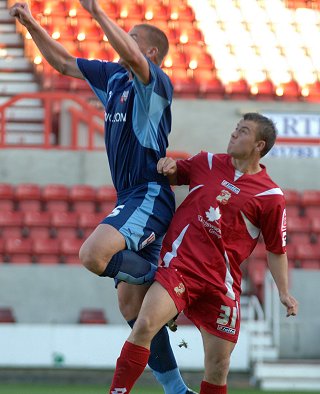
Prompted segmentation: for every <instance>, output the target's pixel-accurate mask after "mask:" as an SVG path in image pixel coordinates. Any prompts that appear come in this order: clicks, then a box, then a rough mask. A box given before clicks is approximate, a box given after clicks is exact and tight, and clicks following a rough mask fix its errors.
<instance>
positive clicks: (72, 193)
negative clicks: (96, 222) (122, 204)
mask: <svg viewBox="0 0 320 394" xmlns="http://www.w3.org/2000/svg"><path fill="white" fill-rule="evenodd" d="M115 202H116V191H115V189H114V187H113V186H100V187H97V188H95V187H93V186H89V185H73V186H70V187H68V186H66V185H60V184H48V185H45V186H43V187H41V186H40V185H37V184H34V183H25V184H19V185H16V186H14V185H11V184H8V183H2V184H0V211H15V210H17V211H22V212H30V211H48V212H53V211H55V212H57V211H59V212H67V211H71V210H72V211H75V212H110V210H112V209H113V207H114V204H115Z"/></svg>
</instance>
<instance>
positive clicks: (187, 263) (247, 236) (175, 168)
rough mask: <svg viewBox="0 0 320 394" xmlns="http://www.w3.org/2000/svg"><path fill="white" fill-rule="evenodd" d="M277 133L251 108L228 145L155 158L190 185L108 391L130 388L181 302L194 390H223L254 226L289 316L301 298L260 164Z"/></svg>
mask: <svg viewBox="0 0 320 394" xmlns="http://www.w3.org/2000/svg"><path fill="white" fill-rule="evenodd" d="M275 140H276V129H275V127H274V124H273V123H272V121H271V120H270V119H268V118H266V117H264V116H262V115H260V114H257V113H248V114H245V115H244V117H243V119H241V120H240V122H239V123H238V125H237V127H236V129H235V130H234V131H233V133H232V134H231V138H230V142H229V145H228V150H227V152H228V153H227V154H212V153H208V152H201V153H199V154H198V155H196V156H193V157H192V158H190V159H188V160H181V161H178V162H176V161H174V160H173V159H170V158H162V159H160V161H159V162H158V171H159V172H160V173H162V174H164V175H166V176H167V177H168V178H169V180H170V183H171V184H175V185H189V194H188V196H187V197H186V199H185V200H184V201H183V203H182V204H181V205H180V207H179V208H178V209H177V212H176V213H175V215H174V217H173V220H172V222H171V224H170V227H169V229H168V232H167V234H166V236H165V238H164V241H163V245H162V251H161V264H160V267H159V268H158V271H157V273H156V277H155V282H154V283H153V284H152V286H151V287H150V289H149V290H148V292H147V295H146V296H145V298H144V301H143V304H142V308H141V310H140V313H139V316H138V319H137V321H136V323H135V325H134V328H133V331H132V333H131V334H130V336H129V338H128V340H127V341H126V343H125V345H124V347H123V349H122V352H121V355H120V357H119V358H118V361H117V367H116V371H115V374H114V378H113V382H112V385H111V389H110V393H112V394H113V393H119V392H125V393H129V392H130V390H131V388H132V387H133V385H134V382H135V381H136V379H137V378H138V377H139V376H140V374H141V373H142V372H143V370H144V368H145V366H146V364H147V360H148V357H149V348H150V342H151V340H152V338H153V336H154V335H155V334H156V333H157V331H158V330H159V329H160V328H161V327H162V326H163V324H165V323H166V322H167V321H169V320H170V319H172V318H173V317H174V316H175V315H176V314H177V313H179V312H181V311H184V313H185V315H186V316H187V317H188V318H189V319H190V320H192V321H193V322H194V324H195V325H196V326H197V327H198V328H199V330H200V332H201V335H202V339H203V344H204V352H205V372H204V378H203V381H202V382H201V390H200V394H225V393H227V375H228V372H229V363H230V355H231V352H232V350H233V348H234V346H235V344H236V342H237V339H238V335H239V329H240V293H241V270H240V264H241V263H242V262H243V261H244V260H245V259H247V258H248V257H249V256H250V254H251V252H252V251H253V249H254V247H255V246H256V244H257V241H258V238H259V235H260V233H261V234H262V235H263V239H264V242H265V245H266V250H267V256H268V265H269V269H270V271H271V273H272V275H273V278H274V280H275V283H276V285H277V288H278V291H279V297H280V300H281V302H282V304H283V305H284V306H285V307H286V309H287V316H290V315H296V313H297V309H298V304H297V301H296V300H295V299H294V298H293V297H292V296H291V295H290V294H289V291H288V261H287V255H286V210H285V200H284V196H283V192H282V191H281V189H280V188H279V187H278V186H277V185H276V184H275V183H274V182H273V181H272V179H271V178H270V177H269V175H268V174H267V172H266V168H265V167H264V166H263V165H262V164H260V159H261V157H262V156H264V155H265V154H266V153H267V152H268V151H269V150H270V149H271V148H272V146H273V145H274V142H275ZM121 390H122V391H121Z"/></svg>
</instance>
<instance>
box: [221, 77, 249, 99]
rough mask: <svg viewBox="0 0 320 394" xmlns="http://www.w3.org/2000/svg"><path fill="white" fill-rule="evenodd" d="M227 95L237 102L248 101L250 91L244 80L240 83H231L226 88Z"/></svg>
mask: <svg viewBox="0 0 320 394" xmlns="http://www.w3.org/2000/svg"><path fill="white" fill-rule="evenodd" d="M225 90H226V95H227V97H229V98H232V99H235V100H248V98H249V96H250V89H249V86H248V84H247V82H246V81H245V80H244V79H240V80H239V81H235V82H229V83H228V84H227V85H226V86H225Z"/></svg>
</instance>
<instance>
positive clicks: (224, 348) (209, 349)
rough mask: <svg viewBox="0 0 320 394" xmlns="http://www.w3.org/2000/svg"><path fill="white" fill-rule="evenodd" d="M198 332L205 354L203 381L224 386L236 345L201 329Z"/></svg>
mask: <svg viewBox="0 0 320 394" xmlns="http://www.w3.org/2000/svg"><path fill="white" fill-rule="evenodd" d="M200 331H201V336H202V340H203V347H204V354H205V380H206V381H208V382H211V383H216V384H224V383H225V381H226V378H227V375H228V372H229V363H230V356H231V353H232V351H233V349H234V347H235V345H236V344H235V343H234V342H230V341H228V340H226V339H223V338H220V337H218V336H215V335H212V334H210V333H208V332H207V331H206V330H205V329H203V328H201V329H200Z"/></svg>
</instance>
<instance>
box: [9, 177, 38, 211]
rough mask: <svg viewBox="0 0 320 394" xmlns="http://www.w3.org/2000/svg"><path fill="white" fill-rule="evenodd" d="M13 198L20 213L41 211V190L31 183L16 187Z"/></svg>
mask: <svg viewBox="0 0 320 394" xmlns="http://www.w3.org/2000/svg"><path fill="white" fill-rule="evenodd" d="M14 197H15V199H16V201H17V203H18V209H19V210H20V211H24V212H27V211H40V210H41V188H40V186H39V185H36V184H33V183H25V184H20V185H17V186H16V188H15V193H14Z"/></svg>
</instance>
